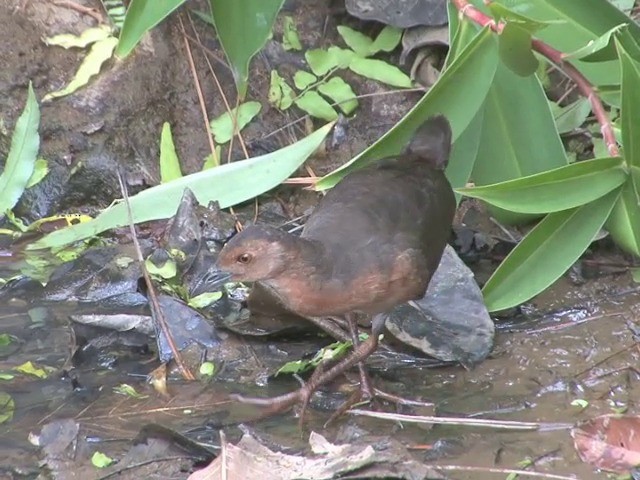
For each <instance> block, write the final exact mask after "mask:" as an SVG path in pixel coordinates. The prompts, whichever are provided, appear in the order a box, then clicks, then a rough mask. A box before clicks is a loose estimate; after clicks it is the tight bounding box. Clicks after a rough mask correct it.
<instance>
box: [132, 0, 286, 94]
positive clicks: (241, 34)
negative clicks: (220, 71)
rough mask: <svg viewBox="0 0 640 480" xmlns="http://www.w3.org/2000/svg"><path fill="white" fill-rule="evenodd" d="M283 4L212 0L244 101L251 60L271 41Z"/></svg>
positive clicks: (259, 0)
mask: <svg viewBox="0 0 640 480" xmlns="http://www.w3.org/2000/svg"><path fill="white" fill-rule="evenodd" d="M156 1H157V0H156ZM283 3H284V0H234V1H229V0H209V4H210V5H211V14H212V15H213V22H214V25H215V27H216V32H217V33H218V39H219V40H220V43H221V45H222V48H223V50H224V52H225V54H226V56H227V59H228V60H229V64H230V65H231V71H232V73H233V78H234V79H235V82H236V87H237V89H238V95H239V97H240V100H243V99H244V97H245V95H246V93H247V79H248V78H249V61H250V60H251V58H253V56H254V55H255V54H256V53H258V52H259V51H260V49H261V48H262V47H263V46H264V44H265V43H266V42H267V39H268V38H269V35H271V28H272V27H273V22H274V21H275V19H276V15H277V14H278V12H279V11H280V8H281V7H282V4H283ZM125 23H126V22H125Z"/></svg>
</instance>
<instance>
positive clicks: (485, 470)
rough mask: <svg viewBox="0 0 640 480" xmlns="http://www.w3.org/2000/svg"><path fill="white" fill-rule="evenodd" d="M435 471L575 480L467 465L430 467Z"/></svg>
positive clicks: (562, 476)
mask: <svg viewBox="0 0 640 480" xmlns="http://www.w3.org/2000/svg"><path fill="white" fill-rule="evenodd" d="M432 467H433V468H434V469H436V470H447V471H452V472H455V471H458V472H483V473H498V474H500V475H505V474H507V475H509V474H512V473H513V474H515V475H522V476H523V477H525V476H529V477H538V478H550V479H552V480H576V478H577V477H565V476H564V475H555V474H553V473H544V472H532V471H530V470H513V469H511V468H496V467H471V466H467V465H432Z"/></svg>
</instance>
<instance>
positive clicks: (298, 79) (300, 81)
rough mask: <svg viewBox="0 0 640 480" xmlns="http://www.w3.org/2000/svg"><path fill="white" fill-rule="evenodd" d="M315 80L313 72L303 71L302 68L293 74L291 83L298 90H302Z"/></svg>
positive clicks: (316, 79)
mask: <svg viewBox="0 0 640 480" xmlns="http://www.w3.org/2000/svg"><path fill="white" fill-rule="evenodd" d="M317 81H318V78H317V77H316V76H315V75H314V74H313V73H309V72H305V71H304V70H298V71H297V72H296V73H295V74H294V75H293V84H294V85H295V86H296V88H297V89H298V90H304V89H305V88H307V87H308V86H309V85H313V84H314V83H315V82H317Z"/></svg>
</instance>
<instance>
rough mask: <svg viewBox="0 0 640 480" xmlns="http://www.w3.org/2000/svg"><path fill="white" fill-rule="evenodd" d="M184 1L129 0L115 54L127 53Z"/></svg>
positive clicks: (122, 56) (122, 54) (119, 55)
mask: <svg viewBox="0 0 640 480" xmlns="http://www.w3.org/2000/svg"><path fill="white" fill-rule="evenodd" d="M185 1H186V0H131V3H130V4H129V8H128V9H127V15H126V16H125V18H124V25H123V26H122V30H121V31H120V40H119V41H118V48H117V49H116V55H117V56H118V57H120V58H125V57H126V56H127V55H129V54H130V53H131V52H132V51H133V49H134V48H135V46H136V45H137V44H138V42H139V41H140V40H141V39H142V36H143V35H144V34H145V33H147V32H148V31H149V30H151V29H152V28H153V27H155V26H156V25H158V24H159V23H160V22H161V21H162V20H164V19H165V18H166V17H168V16H169V15H170V14H171V12H173V11H174V10H175V9H176V8H178V7H179V6H180V5H182V4H183V3H184V2H185Z"/></svg>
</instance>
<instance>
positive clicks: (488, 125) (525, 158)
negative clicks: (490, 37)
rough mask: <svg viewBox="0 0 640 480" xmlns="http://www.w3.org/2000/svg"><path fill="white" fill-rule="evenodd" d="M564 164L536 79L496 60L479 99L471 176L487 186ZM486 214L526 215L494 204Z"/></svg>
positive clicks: (508, 219) (515, 218)
mask: <svg viewBox="0 0 640 480" xmlns="http://www.w3.org/2000/svg"><path fill="white" fill-rule="evenodd" d="M565 165H567V157H566V154H565V151H564V147H563V145H562V142H561V141H560V137H559V135H558V132H557V130H556V126H555V122H554V120H553V115H552V114H551V110H550V108H549V104H548V102H547V98H546V96H545V93H544V90H543V89H542V86H541V85H540V82H539V81H538V78H537V77H536V76H535V75H532V76H529V77H520V76H518V75H516V74H514V73H513V72H511V70H509V69H508V68H507V67H506V66H504V65H502V64H498V68H497V70H496V75H495V78H494V81H493V84H492V85H491V88H490V89H489V93H488V94H487V98H486V100H485V113H484V122H483V124H482V136H481V139H480V147H479V148H478V158H477V159H476V163H475V166H474V169H473V174H472V178H473V181H474V182H475V183H476V185H490V184H493V183H498V182H503V181H505V180H512V179H516V178H520V177H525V176H528V175H533V174H535V173H540V172H544V171H546V170H551V169H554V168H557V167H562V166H565ZM492 213H493V214H494V215H495V216H496V217H497V218H498V219H499V220H501V221H503V222H505V223H517V222H519V221H522V220H524V219H526V217H522V216H521V215H515V214H509V213H507V212H504V211H503V210H500V209H496V208H492Z"/></svg>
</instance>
